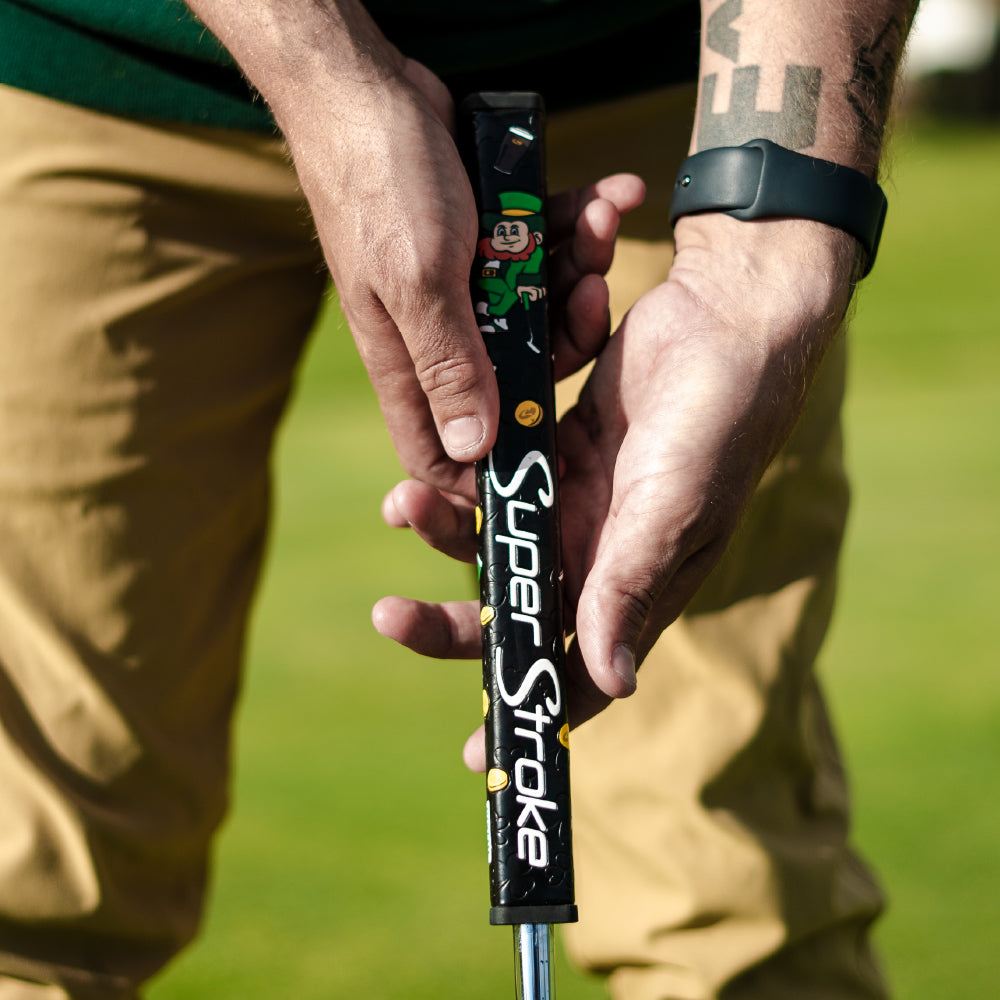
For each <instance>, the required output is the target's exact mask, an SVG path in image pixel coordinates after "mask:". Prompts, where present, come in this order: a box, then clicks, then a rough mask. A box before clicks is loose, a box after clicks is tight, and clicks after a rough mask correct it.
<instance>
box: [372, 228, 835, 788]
mask: <svg viewBox="0 0 1000 1000" xmlns="http://www.w3.org/2000/svg"><path fill="white" fill-rule="evenodd" d="M853 253H854V247H853V241H852V240H851V239H850V238H848V237H846V236H844V235H843V234H841V233H839V232H838V231H836V230H832V229H830V228H829V227H825V226H822V225H820V224H818V223H811V222H799V221H778V222H767V223H742V222H737V221H736V220H733V219H730V218H728V217H725V216H721V215H712V216H703V217H697V218H690V219H685V220H682V221H681V222H680V223H679V224H678V227H677V255H676V258H675V263H674V266H673V269H672V271H671V274H670V279H669V280H668V281H667V282H666V283H665V284H663V285H661V286H659V287H658V288H655V289H653V290H652V291H651V292H649V293H648V294H647V295H645V296H643V297H642V298H641V299H640V300H639V301H638V302H637V303H636V305H635V306H634V307H633V308H632V310H631V311H630V312H629V313H628V315H627V316H626V318H625V320H624V322H623V323H622V326H621V328H620V329H619V330H618V331H617V333H616V334H615V335H614V336H613V337H611V339H610V341H609V342H608V345H607V347H606V348H605V350H604V351H603V353H602V354H601V356H600V358H599V359H598V362H597V364H596V365H595V368H594V371H593V373H592V374H591V377H590V379H589V380H588V382H587V384H586V386H585V387H584V389H583V391H582V393H581V396H580V400H579V403H578V405H577V406H576V407H574V408H573V409H572V410H571V411H570V412H569V413H567V414H566V416H565V417H564V419H563V420H562V422H561V423H560V427H559V448H560V458H561V460H562V463H563V472H562V476H561V481H560V488H561V494H562V514H563V564H564V571H565V591H566V594H565V596H566V607H567V611H568V615H569V620H568V622H567V628H568V629H570V630H575V637H574V639H573V642H572V644H571V646H570V650H569V665H568V666H569V675H570V693H569V700H570V709H569V711H570V720H571V723H572V724H573V725H579V724H580V723H581V722H583V721H585V720H586V719H587V718H590V717H591V716H592V715H594V714H595V713H596V712H598V711H600V710H601V709H602V708H603V707H604V706H605V705H606V704H607V703H608V702H609V701H610V700H611V699H612V698H617V697H625V696H627V695H629V694H631V693H632V691H633V690H634V689H635V684H636V678H635V668H636V666H637V665H638V664H640V663H641V662H642V659H643V657H644V656H645V655H646V654H647V653H648V651H649V649H650V648H651V647H652V645H653V643H654V642H655V641H656V639H657V638H658V636H659V635H660V633H661V632H662V630H663V629H664V628H665V627H666V626H667V625H669V624H670V622H672V621H673V620H674V619H675V618H676V617H677V616H678V615H679V614H680V612H681V611H682V610H683V608H684V607H685V606H686V605H687V603H688V602H689V601H690V599H691V597H692V596H693V595H694V593H695V592H696V591H697V589H698V588H699V586H700V585H701V583H702V582H703V581H704V579H705V578H706V576H707V575H708V574H709V572H710V571H711V569H712V567H713V566H714V565H715V563H716V562H717V561H718V559H719V558H720V556H721V555H722V553H723V552H724V550H725V548H726V546H727V544H728V542H729V539H730V538H731V536H732V534H733V532H734V531H735V530H736V527H737V525H738V523H739V519H740V515H741V513H742V511H743V509H744V507H745V505H746V503H747V502H748V500H749V498H750V496H751V495H752V493H753V490H754V488H755V487H756V484H757V482H758V481H759V479H760V476H761V475H762V473H763V471H764V469H765V468H766V466H767V464H768V462H769V461H770V460H771V458H773V457H774V455H775V454H776V452H777V451H778V450H779V449H780V447H781V445H782V444H783V442H784V441H785V439H786V438H787V436H788V434H789V433H790V431H791V429H792V427H793V426H794V423H795V421H796V418H797V416H798V414H799V412H800V410H801V407H802V405H803V403H804V401H805V398H806V394H807V392H808V388H809V385H810V383H811V380H812V377H813V375H814V373H815V371H816V369H817V367H818V365H819V362H820V360H821V358H822V355H823V353H824V351H825V348H826V346H827V345H828V344H829V342H830V340H831V338H832V337H833V336H834V334H835V332H836V329H837V327H838V324H839V321H840V319H841V318H842V316H843V313H844V311H845V309H846V307H847V288H848V280H847V279H848V275H849V273H850V268H851V265H852V261H853ZM383 511H384V514H385V516H386V520H387V521H388V522H389V523H390V524H396V525H401V524H409V525H411V526H412V527H413V528H414V529H415V530H416V531H417V532H418V533H419V534H421V536H422V537H424V538H425V539H426V540H427V541H428V542H429V544H431V545H433V546H435V547H437V548H440V549H441V550H443V551H445V552H447V553H448V554H449V555H452V556H454V557H456V558H462V559H471V558H473V557H474V553H475V545H474V541H473V538H472V515H471V507H470V505H469V504H468V503H467V502H464V501H456V500H455V499H454V498H447V497H444V496H442V495H441V494H439V493H436V492H435V491H433V490H429V489H428V488H427V487H426V486H422V485H419V484H414V483H404V484H400V486H397V487H396V489H395V490H394V491H393V492H392V493H391V494H390V496H389V497H388V498H387V500H386V503H385V505H384V507H383ZM374 621H375V625H376V627H377V628H378V630H379V631H380V632H382V633H383V634H385V635H388V636H390V637H392V638H394V639H396V640H397V641H399V642H402V643H404V644H405V645H407V646H409V647H411V648H413V649H415V650H416V651H418V652H422V653H425V654H427V655H432V656H445V657H449V656H459V657H477V656H479V647H480V625H479V619H478V614H477V613H476V605H475V602H468V603H465V604H463V603H452V604H443V605H437V604H427V603H420V602H414V601H406V600H404V599H403V598H386V599H384V600H383V601H381V602H379V604H378V605H376V608H375V611H374ZM466 762H467V763H468V764H469V765H470V766H471V767H474V768H481V767H482V766H483V765H484V760H483V746H482V739H481V735H480V734H477V735H476V736H475V737H473V739H471V740H470V741H469V743H468V744H467V747H466Z"/></svg>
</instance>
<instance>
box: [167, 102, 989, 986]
mask: <svg viewBox="0 0 1000 1000" xmlns="http://www.w3.org/2000/svg"><path fill="white" fill-rule="evenodd" d="M893 159H894V164H893V166H892V170H891V179H890V181H889V184H888V188H889V195H890V204H891V207H890V215H889V221H888V224H887V228H886V233H885V238H884V241H883V245H882V252H881V257H880V260H879V264H878V267H877V268H876V270H875V271H874V273H873V275H872V277H871V278H870V279H869V280H868V281H867V282H866V283H865V284H864V286H863V287H862V289H861V293H860V296H861V297H860V306H859V312H858V317H857V320H856V323H855V326H854V335H853V354H852V378H851V389H850V398H849V404H848V409H847V425H848V449H849V459H850V463H851V466H852V469H853V473H854V479H855V494H854V496H855V499H854V508H853V515H852V520H851V525H850V532H849V539H848V545H847V550H846V553H845V558H844V564H843V583H842V598H841V601H840V605H839V610H838V614H837V617H836V620H835V625H834V630H833V633H832V635H831V638H830V641H829V643H828V645H827V647H826V649H825V651H824V654H823V657H822V673H823V676H824V678H825V681H826V683H827V686H828V689H829V692H830V696H831V700H832V703H833V708H834V714H835V718H836V719H837V721H838V723H839V728H840V734H841V738H842V740H843V743H844V746H845V751H846V756H847V758H848V761H849V764H850V767H851V771H852V775H853V783H854V790H855V809H856V841H857V842H858V844H859V845H860V847H861V849H862V851H863V853H865V854H866V855H867V856H868V857H869V858H870V859H871V860H872V861H873V863H874V864H875V866H876V867H877V869H878V870H879V872H880V874H881V877H882V879H883V881H884V883H885V884H886V886H887V889H888V892H889V894H890V897H891V900H892V902H891V909H890V911H889V914H888V915H887V917H886V918H885V920H884V921H883V923H882V926H881V930H880V932H879V943H880V946H881V949H882V952H883V955H884V959H885V962H886V965H887V968H888V972H889V975H890V977H891V979H892V981H893V983H894V984H895V986H896V988H897V992H898V996H899V997H901V998H903V997H905V998H908V1000H940V998H941V997H944V996H947V997H949V998H952V1000H964V998H969V1000H972V998H977V1000H980V998H983V997H986V996H995V995H997V993H996V992H994V991H997V990H998V989H1000V969H998V959H997V958H996V956H995V952H996V947H995V936H996V931H997V929H998V927H1000V902H998V891H997V887H998V885H1000V852H998V847H997V842H998V840H1000V804H998V797H997V789H998V787H1000V784H998V775H997V761H998V759H1000V670H998V669H997V665H998V657H997V645H998V644H997V615H996V611H995V608H996V606H997V605H998V604H1000V575H998V571H997V565H996V563H997V554H998V552H1000V546H998V544H997V543H998V540H1000V527H998V510H1000V458H998V447H997V443H996V434H997V429H998V421H997V415H998V412H1000V380H998V377H997V371H998V362H1000V291H998V287H1000V278H998V275H997V265H998V263H1000V253H998V251H997V240H998V238H1000V233H998V223H1000V184H998V181H997V178H998V165H1000V130H997V129H996V128H995V127H986V126H981V125H973V124H958V123H952V124H947V123H941V122H938V123H929V122H923V123H921V122H919V121H909V122H903V123H902V124H901V125H900V127H899V128H898V129H897V136H896V140H895V146H894V155H893ZM399 476H400V471H399V468H398V465H397V463H396V461H395V458H394V456H393V453H392V450H391V448H390V446H389V443H388V441H387V438H386V436H385V433H384V431H383V430H382V427H381V421H380V418H379V415H378V411H377V407H376V405H375V402H374V397H373V395H372V393H371V391H370V389H369V388H368V386H367V382H366V380H365V377H364V373H363V371H362V370H361V368H360V365H359V363H358V362H357V360H356V357H355V354H354V350H353V347H352V345H351V343H350V338H349V335H348V333H347V331H346V330H345V329H344V328H343V327H342V326H341V325H340V324H339V322H338V318H337V316H336V314H335V313H334V312H333V311H332V310H331V311H330V313H329V314H328V316H327V317H326V318H325V320H324V322H323V324H322V326H321V328H320V330H319V331H318V336H317V337H316V338H315V342H314V344H313V347H312V349H311V352H310V354H309V357H308V359H307V364H306V365H305V368H304V370H303V373H302V378H301V383H300V386H299V389H298V393H297V397H296V400H295V403H294V407H293V410H292V413H291V415H290V417H289V419H288V421H287V423H286V425H285V427H284V430H283V433H282V437H281V440H280V448H279V453H278V458H277V481H278V498H277V499H278V503H277V516H276V523H275V530H274V537H273V543H272V550H271V556H270V561H269V565H268V570H267V576H266V580H265V585H264V588H263V593H262V595H261V598H260V601H259V604H258V608H257V612H256V616H255V621H254V628H253V635H252V642H251V646H250V651H249V669H248V674H247V682H246V686H245V690H244V693H243V699H242V711H241V715H240V722H239V729H238V734H237V740H236V750H237V757H236V780H235V788H234V798H235V809H234V812H233V815H232V817H231V819H230V820H229V822H228V824H227V826H226V828H225V830H224V833H223V835H222V837H221V840H220V842H219V849H218V860H217V865H216V871H215V878H214V885H215V888H214V893H213V896H212V902H211V906H210V908H209V912H208V917H207V921H206V926H205V929H204V933H203V935H202V936H201V938H200V939H199V942H198V943H197V945H196V946H195V947H193V948H192V949H190V950H189V951H188V952H187V953H186V954H185V955H184V956H183V957H182V959H181V960H180V961H179V962H178V963H177V964H175V965H174V966H172V967H171V968H170V969H169V970H168V972H167V973H166V974H165V975H164V976H162V977H161V978H160V979H159V980H158V981H157V983H156V984H155V985H154V987H153V988H152V990H151V991H150V997H151V998H152V1000H203V998H204V1000H208V998H213V1000H217V998H221V997H239V998H240V1000H256V998H262V1000H263V998H265V997H266V998H269V1000H273V998H275V997H281V998H286V997H287V998H292V997H294V998H295V1000H321V998H322V1000H327V998H332V997H352V996H359V995H363V996H365V997H368V998H386V1000H404V998H406V1000H422V998H428V1000H429V998H432V997H433V998H439V997H441V996H457V995H461V996H462V997H463V1000H477V998H480V997H481V998H483V1000H485V998H487V997H489V998H496V997H498V996H509V995H510V994H511V991H512V982H513V980H512V975H513V970H512V956H511V944H510V934H509V931H507V930H506V929H500V928H491V927H490V926H488V923H487V914H486V910H487V906H488V885H487V874H486V861H485V821H484V804H483V802H484V791H483V788H482V779H481V778H480V777H478V776H473V775H469V774H468V773H467V772H465V770H464V769H463V767H462V764H461V760H460V753H459V751H460V747H461V744H462V741H463V740H464V738H465V736H466V735H467V733H468V732H469V731H470V730H471V729H472V728H473V727H474V726H475V725H476V723H477V715H478V712H479V704H480V680H479V676H478V674H479V667H478V664H462V663H458V664H437V663H434V662H431V661H426V660H421V659H418V658H417V657H415V656H412V655H410V654H408V653H407V652H405V651H404V650H401V649H398V648H396V647H394V646H393V645H392V644H390V643H389V642H387V641H385V640H382V639H381V638H380V637H378V636H377V635H376V634H375V633H374V631H373V629H372V628H371V625H370V622H369V611H370V607H371V605H372V603H373V602H374V601H375V600H376V599H377V598H378V597H380V596H382V595H383V594H385V593H389V592H394V593H402V594H410V595H419V596H433V597H437V598H459V597H463V596H471V592H470V589H471V588H470V580H469V577H468V576H467V574H466V572H465V571H464V570H463V569H462V568H459V567H456V566H453V565H450V564H449V563H448V562H447V561H446V560H444V559H443V558H441V557H437V556H436V555H434V554H432V553H428V552H426V551H424V549H423V547H422V546H421V545H420V544H418V543H417V542H416V541H415V540H414V539H413V538H411V537H408V536H407V535H406V533H399V532H393V531H391V530H390V529H388V528H386V527H385V526H384V525H383V524H382V522H381V519H380V517H379V503H380V500H381V498H382V496H383V494H384V492H385V491H386V490H388V489H389V488H390V487H391V486H392V485H393V484H394V483H395V482H396V481H397V479H398V478H399ZM557 975H558V989H559V992H560V994H561V996H563V997H575V998H583V1000H590V998H597V997H601V996H604V990H603V986H602V984H601V983H600V982H597V981H594V980H588V979H585V978H584V977H582V976H580V975H579V974H578V973H576V972H574V971H573V970H572V969H570V968H568V967H567V966H566V965H565V963H564V962H563V963H562V966H561V967H560V968H559V970H558V973H557Z"/></svg>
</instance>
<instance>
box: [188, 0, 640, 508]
mask: <svg viewBox="0 0 1000 1000" xmlns="http://www.w3.org/2000/svg"><path fill="white" fill-rule="evenodd" d="M190 6H191V7H192V9H194V10H195V11H196V12H197V13H198V14H199V15H200V16H201V17H203V18H204V20H205V21H206V23H207V24H208V25H209V27H211V28H212V29H213V30H214V31H215V32H216V34H218V35H219V37H220V38H221V39H222V41H223V42H224V43H225V44H226V45H227V47H228V48H229V49H230V51H231V52H232V53H233V54H234V56H235V57H236V59H237V61H238V62H239V63H240V65H241V66H242V67H243V69H244V70H245V72H246V73H247V75H248V76H249V77H250V79H251V80H252V81H253V83H254V84H255V85H256V86H257V87H258V89H259V90H260V91H261V93H262V94H263V95H264V97H265V98H266V99H267V101H268V103H269V104H270V106H271V108H272V110H273V111H274V114H275V118H276V120H277V122H278V124H279V126H280V127H281V130H282V132H283V133H284V135H285V138H286V139H287V141H288V147H289V150H290V152H291V155H292V159H293V162H294V165H295V169H296V171H297V173H298V177H299V180H300V182H301V185H302V190H303V193H304V194H305V196H306V198H307V200H308V202H309V206H310V208H311V210H312V214H313V218H314V221H315V224H316V229H317V233H318V235H319V239H320V243H321V244H322V247H323V251H324V254H325V256H326V260H327V263H328V265H329V267H330V271H331V273H332V275H333V279H334V283H335V285H336V287H337V291H338V293H339V297H340V305H341V307H342V309H343V311H344V314H345V315H346V317H347V320H348V323H349V325H350V328H351V331H352V333H353V335H354V338H355V340H356V342H357V345H358V349H359V351H360V353H361V357H362V359H363V361H364V363H365V366H366V368H367V370H368V374H369V377H370V378H371V381H372V384H373V385H374V387H375V391H376V393H377V395H378V398H379V402H380V405H381V407H382V412H383V415H384V417H385V421H386V425H387V427H388V430H389V433H390V435H391V436H392V439H393V442H394V444H395V446H396V450H397V452H398V454H399V457H400V460H401V462H402V464H403V467H404V468H405V469H406V471H407V472H408V473H409V474H410V475H412V476H414V477H415V478H418V479H421V480H423V481H425V482H429V483H433V484H434V485H436V486H439V487H441V488H443V489H448V490H460V491H462V492H464V493H466V494H467V495H470V496H471V495H472V493H473V492H474V476H473V472H472V467H471V466H470V465H469V464H468V463H469V462H471V461H473V460H474V459H477V458H481V457H482V456H484V455H485V454H486V452H487V451H488V450H489V448H490V446H491V445H492V443H493V439H494V437H495V435H496V424H497V409H498V399H497V391H496V381H495V378H494V375H493V368H492V365H491V364H490V360H489V357H488V355H487V353H486V349H485V346H484V345H483V341H482V336H481V334H480V332H479V328H478V325H477V323H476V318H475V314H474V312H473V306H472V301H471V296H470V293H469V271H470V268H471V265H472V259H473V256H474V253H475V246H476V240H477V236H478V232H479V223H478V219H477V218H476V209H475V201H474V198H473V193H472V188H471V185H470V184H469V181H468V179H467V177H466V175H465V170H464V168H463V166H462V162H461V158H460V157H459V154H458V151H457V149H456V147H455V142H454V138H453V132H454V121H453V119H454V109H453V107H452V101H451V97H450V95H449V93H448V90H447V88H446V87H445V86H444V85H443V84H442V83H441V81H440V80H438V79H437V77H435V76H434V74H433V73H431V72H430V71H429V70H428V69H426V68H425V67H424V66H422V65H420V64H419V63H417V62H414V61H413V60H411V59H407V58H405V57H404V56H403V55H402V54H401V53H400V52H399V51H398V50H397V49H396V48H395V47H394V46H393V45H391V44H390V43H389V42H388V41H387V40H386V39H385V38H384V36H383V35H382V34H381V32H380V31H379V30H378V28H377V26H376V25H375V24H374V22H373V21H372V20H371V18H370V17H369V15H368V13H367V12H366V10H365V9H364V6H363V5H362V4H361V3H359V2H357V0H322V2H317V0H259V2H257V3H254V4H247V3H241V4H236V3H231V2H224V0H192V2H191V3H190ZM642 197H643V186H642V183H641V182H640V181H639V180H638V178H635V177H627V176H620V177H618V178H612V179H609V180H608V181H606V182H604V183H603V184H602V185H598V186H595V187H593V188H590V189H588V190H587V191H584V192H577V193H576V194H575V195H574V196H572V197H570V198H567V199H563V202H562V207H561V208H560V207H559V205H558V204H557V205H555V206H554V207H553V215H554V218H553V219H551V220H550V232H551V234H552V244H551V245H552V273H551V282H552V285H553V287H554V288H555V287H559V288H561V290H562V297H563V300H564V301H565V303H566V305H565V311H564V313H563V315H562V317H561V320H562V323H561V325H562V328H563V330H564V332H565V333H566V334H567V336H566V337H564V338H563V344H564V346H565V348H566V350H564V351H563V352H562V356H561V362H562V363H564V364H565V363H566V362H567V361H568V359H570V358H571V357H573V358H575V359H576V360H575V362H574V363H575V364H576V365H577V367H579V365H581V364H583V363H584V362H586V361H588V360H590V358H592V357H593V356H594V354H596V352H597V351H598V350H599V349H600V346H601V344H602V343H603V341H604V340H605V339H606V337H607V333H608V330H607V317H606V297H607V292H606V288H605V286H604V283H603V279H602V278H601V275H603V273H604V272H605V271H606V270H607V267H608V266H609V264H610V259H611V249H612V246H613V243H614V237H615V232H616V229H617V223H618V216H619V214H620V213H621V212H626V211H629V210H630V209H631V208H634V207H635V206H636V205H638V204H639V203H640V202H641V200H642ZM602 302H603V303H605V305H602Z"/></svg>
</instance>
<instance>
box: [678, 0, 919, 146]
mask: <svg viewBox="0 0 1000 1000" xmlns="http://www.w3.org/2000/svg"><path fill="white" fill-rule="evenodd" d="M899 7H900V8H903V9H901V10H900V11H899V12H898V13H897V14H895V15H893V16H892V17H890V18H889V20H888V22H887V23H886V24H885V26H884V27H883V28H882V30H881V31H879V32H878V34H877V35H876V36H875V37H874V40H871V39H870V38H869V41H868V42H866V43H865V44H859V45H858V48H857V51H856V53H855V56H854V62H853V67H852V75H851V79H850V80H849V81H848V82H847V83H846V84H844V86H843V95H844V98H845V99H846V101H847V105H848V106H849V107H850V109H851V113H853V118H854V123H855V127H856V128H857V132H858V138H859V141H860V146H861V149H862V150H863V151H864V153H865V154H866V155H865V156H864V157H863V158H864V159H867V160H870V161H871V163H872V164H873V165H874V164H877V163H878V158H879V153H880V151H881V148H882V140H883V134H884V132H885V126H886V121H887V119H888V116H889V106H890V103H891V101H892V89H893V83H894V81H895V77H896V70H897V67H898V65H899V60H900V57H901V55H902V51H903V43H904V42H905V40H906V35H907V32H908V29H909V24H910V22H911V21H912V19H913V13H914V10H915V9H916V0H900V2H899ZM742 13H743V0H722V2H721V3H720V4H719V6H718V7H716V8H715V10H713V11H712V13H711V14H710V15H709V16H708V21H707V23H706V26H705V44H706V46H707V47H708V48H709V49H711V50H712V51H713V52H716V53H718V54H719V55H721V56H722V57H723V58H724V59H726V60H727V61H728V62H730V63H732V64H733V66H732V72H731V74H730V80H731V83H730V92H729V106H728V107H727V108H726V109H725V110H724V111H715V110H713V107H714V104H715V97H716V90H717V89H718V83H719V74H718V73H708V74H706V75H705V76H704V77H703V78H702V81H701V102H700V111H699V114H698V135H697V146H698V149H710V148H712V147H715V146H737V145H740V144H741V143H744V142H748V141H749V140H751V139H770V140H772V141H773V142H777V143H779V144H780V145H782V146H785V147H787V148H788V149H798V150H803V149H808V148H809V147H810V146H812V145H813V144H814V143H815V141H816V126H817V122H818V119H819V101H820V89H821V87H822V84H823V73H822V70H821V69H820V67H819V66H801V65H796V64H794V63H791V64H788V65H786V66H785V70H784V72H785V80H784V89H783V93H782V100H781V108H780V110H778V111H762V110H761V109H760V108H759V107H758V105H757V102H758V91H759V87H760V73H761V66H760V65H756V66H741V65H740V64H739V62H740V32H739V30H738V29H737V28H736V27H735V26H734V22H735V21H736V20H737V19H738V18H739V16H740V15H741V14H742ZM835 96H836V94H835V93H834V92H831V91H830V89H829V88H828V89H827V91H826V94H825V100H830V99H831V98H835Z"/></svg>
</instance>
